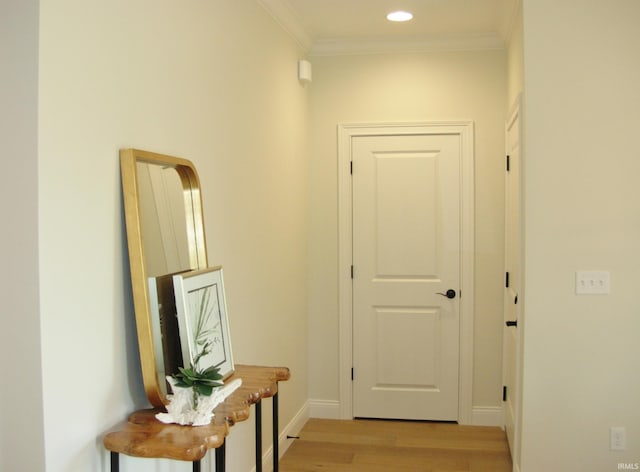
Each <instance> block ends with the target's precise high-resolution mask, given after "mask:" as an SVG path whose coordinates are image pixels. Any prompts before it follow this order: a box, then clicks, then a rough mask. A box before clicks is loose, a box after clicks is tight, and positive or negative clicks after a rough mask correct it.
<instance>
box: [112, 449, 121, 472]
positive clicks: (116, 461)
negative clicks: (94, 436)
mask: <svg viewBox="0 0 640 472" xmlns="http://www.w3.org/2000/svg"><path fill="white" fill-rule="evenodd" d="M119 471H120V456H119V455H118V453H117V452H113V451H111V472H119Z"/></svg>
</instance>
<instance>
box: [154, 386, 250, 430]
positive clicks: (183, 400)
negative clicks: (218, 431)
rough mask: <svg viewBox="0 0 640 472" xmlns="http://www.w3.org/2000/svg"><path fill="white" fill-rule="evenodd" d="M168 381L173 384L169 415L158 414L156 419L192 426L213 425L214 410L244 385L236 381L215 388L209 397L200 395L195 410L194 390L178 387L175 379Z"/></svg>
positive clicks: (169, 396)
mask: <svg viewBox="0 0 640 472" xmlns="http://www.w3.org/2000/svg"><path fill="white" fill-rule="evenodd" d="M167 381H168V382H169V383H170V384H171V390H172V391H173V395H167V398H168V399H169V404H168V405H167V413H158V414H157V415H156V418H157V419H158V420H159V421H161V422H163V423H177V424H181V425H192V426H204V425H208V424H209V423H211V420H212V419H213V416H214V413H213V410H214V409H215V408H216V407H217V406H218V405H219V404H220V403H222V402H223V401H224V400H225V399H226V398H227V397H228V396H229V395H231V394H232V393H233V392H234V391H235V390H236V389H237V388H238V387H240V385H242V379H235V380H234V381H232V382H230V383H229V384H227V385H225V386H223V387H218V388H214V389H213V392H212V393H211V395H209V396H206V395H198V397H197V401H196V407H195V408H194V397H193V389H192V388H191V387H177V386H176V382H177V381H176V379H174V378H173V377H167Z"/></svg>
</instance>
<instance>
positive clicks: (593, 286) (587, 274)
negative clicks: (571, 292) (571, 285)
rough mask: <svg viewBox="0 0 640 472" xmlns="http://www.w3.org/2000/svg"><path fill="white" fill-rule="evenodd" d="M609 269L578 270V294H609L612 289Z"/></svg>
mask: <svg viewBox="0 0 640 472" xmlns="http://www.w3.org/2000/svg"><path fill="white" fill-rule="evenodd" d="M610 278H611V276H610V274H609V272H608V271H602V270H601V271H595V270H580V271H578V272H576V294H578V295H585V294H595V295H607V294H609V291H610V288H611V287H610Z"/></svg>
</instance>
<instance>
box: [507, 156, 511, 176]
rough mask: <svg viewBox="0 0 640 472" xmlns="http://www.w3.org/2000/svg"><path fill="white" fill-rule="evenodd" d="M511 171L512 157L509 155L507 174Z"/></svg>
mask: <svg viewBox="0 0 640 472" xmlns="http://www.w3.org/2000/svg"><path fill="white" fill-rule="evenodd" d="M510 170H511V156H509V155H508V154H507V172H509V171H510Z"/></svg>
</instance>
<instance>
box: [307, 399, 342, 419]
mask: <svg viewBox="0 0 640 472" xmlns="http://www.w3.org/2000/svg"><path fill="white" fill-rule="evenodd" d="M309 416H310V417H311V418H322V419H326V420H339V419H340V402H339V401H337V400H314V399H310V400H309Z"/></svg>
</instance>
